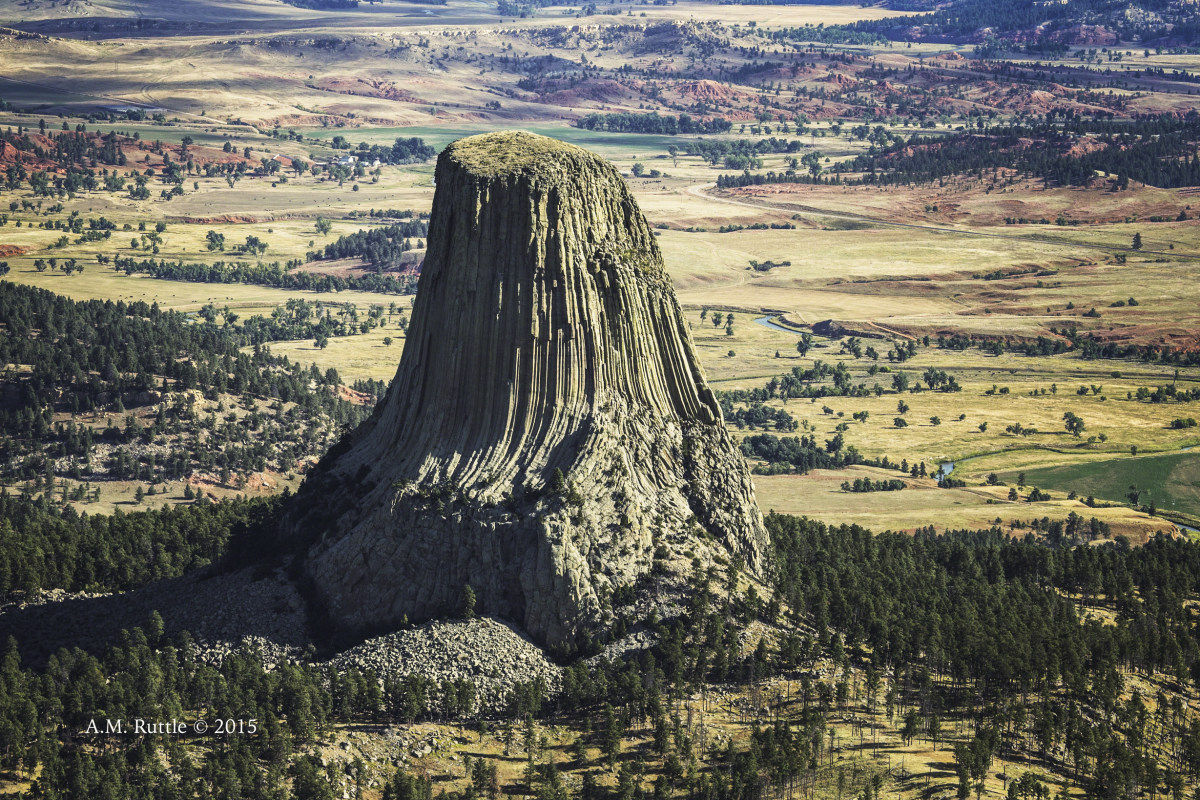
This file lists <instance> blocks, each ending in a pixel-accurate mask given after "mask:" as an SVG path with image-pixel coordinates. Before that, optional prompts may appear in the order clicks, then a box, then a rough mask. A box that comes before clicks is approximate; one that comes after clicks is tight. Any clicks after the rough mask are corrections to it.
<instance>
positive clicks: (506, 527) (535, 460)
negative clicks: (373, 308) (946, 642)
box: [282, 132, 766, 651]
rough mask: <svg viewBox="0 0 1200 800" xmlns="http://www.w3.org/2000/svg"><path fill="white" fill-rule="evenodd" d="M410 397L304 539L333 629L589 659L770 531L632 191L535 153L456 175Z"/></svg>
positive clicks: (468, 159) (329, 475)
mask: <svg viewBox="0 0 1200 800" xmlns="http://www.w3.org/2000/svg"><path fill="white" fill-rule="evenodd" d="M436 181H437V190H436V193H435V196H434V201H433V213H432V218H431V220H430V228H429V237H428V253H427V257H426V259H425V265H424V268H423V270H422V273H421V278H420V284H419V287H418V292H417V297H416V302H415V304H414V307H413V313H412V322H411V325H410V327H409V329H408V338H407V340H406V343H405V347H404V353H403V356H402V358H401V360H400V366H399V369H398V370H397V372H396V377H395V379H394V380H393V381H392V384H391V388H390V389H389V391H388V394H387V396H386V398H385V399H384V400H383V402H381V403H380V404H379V406H378V408H377V409H376V411H375V413H374V415H373V416H372V418H371V419H370V420H368V421H367V422H366V423H365V424H363V425H362V426H360V427H359V428H358V429H356V430H355V431H353V433H351V434H348V435H347V437H345V438H344V439H343V441H342V442H341V443H340V444H339V445H338V446H337V447H335V448H334V449H333V450H332V451H331V452H330V453H329V454H328V455H327V456H326V457H325V459H323V460H322V462H321V464H320V465H319V466H318V467H317V469H316V470H315V471H314V473H313V474H312V475H311V476H310V477H309V479H308V481H307V482H306V484H305V487H304V488H303V489H302V490H301V492H300V494H299V495H298V497H297V498H296V501H297V502H296V503H294V504H293V506H292V511H291V513H290V514H289V515H288V516H287V517H286V518H285V520H284V522H283V528H282V533H283V535H284V536H285V537H287V538H289V539H290V540H291V541H292V542H293V544H295V545H298V547H299V549H300V550H301V551H302V552H303V553H304V555H303V556H302V565H303V572H304V575H305V579H306V581H307V582H310V583H311V586H312V588H313V589H315V595H316V597H317V603H318V606H319V608H320V609H321V612H322V613H323V614H324V615H325V619H326V621H327V622H328V624H329V625H330V626H331V627H332V628H333V629H334V630H337V631H340V632H349V631H352V632H354V633H355V634H359V635H366V634H370V633H378V632H381V631H384V630H387V629H389V628H392V627H395V626H396V625H398V624H400V623H402V622H403V621H405V620H408V621H420V620H424V619H430V618H434V617H437V616H441V615H446V614H453V613H455V612H457V611H458V610H460V609H461V605H462V597H463V596H464V587H466V586H470V587H471V589H472V591H473V592H474V595H475V597H476V598H477V606H476V608H477V611H478V613H480V614H487V615H493V616H498V617H503V618H506V619H509V620H512V621H513V622H514V623H516V624H517V625H519V626H520V627H522V628H523V629H524V630H525V631H526V632H527V633H528V634H529V635H530V636H531V637H532V638H533V639H534V640H536V641H538V642H540V643H542V644H544V645H547V646H550V647H553V648H556V649H560V650H566V651H572V650H575V649H578V648H579V647H580V645H581V644H582V643H583V641H584V640H585V639H586V637H588V636H589V635H592V634H595V633H596V632H597V631H598V630H599V629H600V628H601V627H602V626H603V624H604V623H605V621H606V619H607V617H606V615H605V608H606V598H607V597H608V596H609V595H610V594H611V593H612V592H613V591H614V590H616V589H618V588H619V587H627V586H630V585H633V584H635V583H636V582H637V581H638V579H639V578H641V577H642V576H645V575H647V574H648V573H649V572H650V570H651V569H652V567H653V565H654V563H655V559H656V557H657V558H659V559H664V558H671V557H672V556H674V557H677V558H683V557H684V556H683V555H682V554H684V553H685V552H687V553H689V554H690V553H693V552H694V553H716V554H721V555H724V556H725V557H727V558H737V557H740V558H741V560H742V561H743V562H744V563H745V565H746V567H747V569H748V570H749V571H750V572H755V571H757V570H759V569H760V568H761V566H762V563H763V558H764V552H765V548H766V533H765V530H764V527H763V521H762V516H761V514H760V512H759V510H758V507H757V505H756V503H755V500H754V490H753V487H752V485H751V482H750V476H749V474H748V472H747V469H746V467H745V465H744V463H743V460H742V458H741V456H740V454H739V452H738V450H737V448H736V446H735V444H734V443H733V441H732V439H731V438H730V436H729V435H728V433H727V431H726V430H725V428H724V426H723V424H722V420H721V412H720V408H719V406H718V405H717V402H716V400H715V398H714V397H713V393H712V391H711V390H710V389H709V387H708V385H707V383H706V382H705V379H704V375H703V373H702V372H701V369H700V365H699V363H698V361H697V359H696V354H695V352H694V348H693V345H692V341H691V338H690V336H689V335H688V329H687V325H686V323H685V322H684V320H683V317H682V314H681V312H680V309H679V305H678V303H677V301H676V299H675V294H674V291H673V289H672V287H671V283H670V280H669V278H668V277H667V274H666V272H665V270H664V268H663V258H662V254H661V252H660V250H659V248H658V245H657V244H656V243H655V239H654V236H653V233H652V231H651V229H650V227H649V225H648V224H647V223H646V220H645V218H644V217H643V216H642V213H641V211H640V210H639V209H638V207H637V204H636V203H635V202H634V199H633V197H632V195H631V194H630V191H629V189H628V187H627V186H626V184H625V181H624V180H623V179H622V177H621V175H620V174H619V173H618V172H617V170H616V169H614V168H613V167H612V166H611V165H610V164H609V163H608V162H606V161H604V160H603V159H602V158H600V157H599V156H596V155H594V154H592V153H589V152H587V151H586V150H583V149H581V148H579V147H575V146H573V145H568V144H565V143H563V142H559V141H556V140H554V139H549V138H546V137H543V136H537V135H534V134H531V133H524V132H503V133H490V134H485V135H481V136H472V137H469V138H465V139H460V140H459V141H456V142H454V143H453V144H451V145H450V146H448V147H447V148H446V149H445V151H444V152H443V153H442V154H441V156H440V157H439V158H438V162H437V171H436Z"/></svg>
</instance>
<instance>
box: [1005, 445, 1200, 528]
mask: <svg viewBox="0 0 1200 800" xmlns="http://www.w3.org/2000/svg"><path fill="white" fill-rule="evenodd" d="M1004 477H1005V478H1006V479H1007V480H1010V481H1015V480H1016V475H1015V474H1013V473H1006V474H1005V475H1004ZM1025 480H1026V481H1027V482H1028V483H1029V484H1030V485H1034V486H1045V487H1048V488H1053V489H1059V490H1063V491H1070V490H1073V491H1075V492H1078V493H1079V495H1080V496H1087V495H1093V496H1095V497H1096V498H1097V499H1103V500H1110V501H1116V502H1125V501H1126V500H1127V499H1128V498H1127V494H1128V492H1129V491H1130V489H1131V487H1134V486H1136V487H1137V489H1138V490H1139V491H1140V493H1141V496H1140V498H1139V502H1140V503H1141V504H1143V505H1149V504H1150V503H1151V502H1153V503H1154V504H1155V505H1156V506H1157V507H1158V508H1159V509H1161V510H1163V511H1177V512H1182V513H1184V514H1187V515H1189V516H1192V517H1198V516H1200V454H1197V453H1194V452H1185V453H1172V454H1169V455H1154V456H1138V457H1129V458H1117V459H1104V460H1096V461H1089V462H1085V463H1081V464H1066V465H1062V466H1056V467H1043V468H1040V469H1033V470H1029V471H1027V472H1026V473H1025Z"/></svg>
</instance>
